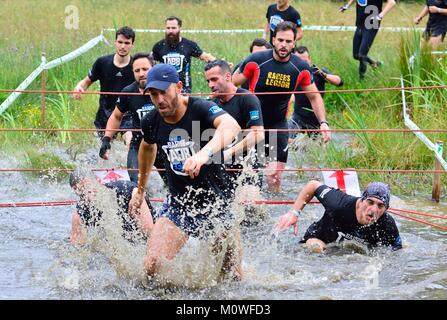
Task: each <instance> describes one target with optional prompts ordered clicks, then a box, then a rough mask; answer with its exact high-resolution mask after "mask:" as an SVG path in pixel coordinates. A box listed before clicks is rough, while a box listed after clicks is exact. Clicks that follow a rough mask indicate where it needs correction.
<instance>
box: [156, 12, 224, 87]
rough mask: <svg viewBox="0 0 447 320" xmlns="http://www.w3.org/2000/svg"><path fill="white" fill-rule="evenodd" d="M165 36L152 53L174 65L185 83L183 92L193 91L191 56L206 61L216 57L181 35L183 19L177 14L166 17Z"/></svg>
mask: <svg viewBox="0 0 447 320" xmlns="http://www.w3.org/2000/svg"><path fill="white" fill-rule="evenodd" d="M165 22H166V27H165V28H166V30H165V38H164V39H163V40H160V41H159V42H157V43H156V44H155V45H154V47H153V48H152V55H153V57H154V59H155V60H156V61H159V62H161V63H166V64H170V65H172V66H174V67H175V68H176V70H177V72H178V73H179V76H180V81H181V82H182V83H183V89H182V90H183V91H182V93H191V92H192V79H191V57H195V58H199V59H200V60H203V61H205V62H210V61H213V60H216V58H215V57H214V56H213V55H211V54H209V53H206V52H204V51H203V50H202V49H201V48H200V47H199V45H198V44H197V43H195V42H194V41H191V40H189V39H186V38H184V37H182V36H181V35H180V32H181V30H182V20H181V19H180V18H178V17H175V16H170V17H168V18H166V20H165Z"/></svg>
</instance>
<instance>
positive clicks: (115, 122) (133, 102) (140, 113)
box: [99, 52, 166, 183]
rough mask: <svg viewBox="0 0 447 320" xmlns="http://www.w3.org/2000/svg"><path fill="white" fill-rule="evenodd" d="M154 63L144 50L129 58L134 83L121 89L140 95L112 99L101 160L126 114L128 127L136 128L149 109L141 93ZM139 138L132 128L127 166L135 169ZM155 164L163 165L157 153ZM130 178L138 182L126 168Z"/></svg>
mask: <svg viewBox="0 0 447 320" xmlns="http://www.w3.org/2000/svg"><path fill="white" fill-rule="evenodd" d="M153 65H154V63H153V59H152V57H151V56H150V55H149V54H147V53H141V52H139V53H137V54H135V55H134V56H133V57H132V61H131V66H132V70H133V74H134V77H135V82H134V83H132V84H131V85H128V86H127V87H125V88H124V89H123V90H122V91H121V92H124V93H140V94H141V95H122V96H120V97H119V98H118V101H117V102H116V107H115V110H113V113H112V115H111V116H110V118H109V120H108V122H107V127H106V132H105V134H104V137H103V139H102V144H101V148H100V150H99V156H100V157H101V158H103V159H105V160H107V159H109V151H108V150H110V149H111V147H112V146H111V144H110V142H111V140H112V138H113V135H114V134H115V131H112V130H114V129H118V128H119V127H120V125H121V122H122V120H123V118H124V115H125V114H126V113H130V115H131V116H132V129H140V128H141V126H140V121H141V119H142V118H143V117H144V116H145V115H146V114H147V113H148V112H149V111H151V110H152V109H154V108H155V107H154V104H153V103H152V101H151V97H150V96H149V95H143V93H144V89H145V87H146V80H147V73H148V72H149V70H150V69H151V68H152V66H153ZM142 139H143V137H142V135H141V132H137V131H133V132H132V140H131V142H130V146H129V152H128V154H127V168H129V169H138V150H139V148H140V143H141V140H142ZM155 167H156V168H158V169H162V168H164V166H163V162H162V161H161V159H160V157H159V156H158V157H157V158H156V160H155ZM159 174H160V176H161V177H162V179H163V181H164V182H165V183H166V180H165V179H166V176H165V174H164V171H159ZM129 177H130V180H131V181H133V182H135V183H136V182H138V172H137V171H129Z"/></svg>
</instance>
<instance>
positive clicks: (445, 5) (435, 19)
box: [427, 0, 447, 27]
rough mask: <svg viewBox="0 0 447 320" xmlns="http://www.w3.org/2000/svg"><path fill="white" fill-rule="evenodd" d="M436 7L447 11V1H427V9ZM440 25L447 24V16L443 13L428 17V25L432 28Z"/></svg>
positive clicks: (431, 14) (432, 14)
mask: <svg viewBox="0 0 447 320" xmlns="http://www.w3.org/2000/svg"><path fill="white" fill-rule="evenodd" d="M428 6H435V7H438V8H441V9H447V1H446V0H427V7H428ZM438 24H443V25H446V24H447V15H445V14H442V13H437V12H436V13H430V14H429V16H428V22H427V25H428V26H430V27H432V26H435V25H438Z"/></svg>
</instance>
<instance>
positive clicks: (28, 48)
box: [0, 0, 447, 193]
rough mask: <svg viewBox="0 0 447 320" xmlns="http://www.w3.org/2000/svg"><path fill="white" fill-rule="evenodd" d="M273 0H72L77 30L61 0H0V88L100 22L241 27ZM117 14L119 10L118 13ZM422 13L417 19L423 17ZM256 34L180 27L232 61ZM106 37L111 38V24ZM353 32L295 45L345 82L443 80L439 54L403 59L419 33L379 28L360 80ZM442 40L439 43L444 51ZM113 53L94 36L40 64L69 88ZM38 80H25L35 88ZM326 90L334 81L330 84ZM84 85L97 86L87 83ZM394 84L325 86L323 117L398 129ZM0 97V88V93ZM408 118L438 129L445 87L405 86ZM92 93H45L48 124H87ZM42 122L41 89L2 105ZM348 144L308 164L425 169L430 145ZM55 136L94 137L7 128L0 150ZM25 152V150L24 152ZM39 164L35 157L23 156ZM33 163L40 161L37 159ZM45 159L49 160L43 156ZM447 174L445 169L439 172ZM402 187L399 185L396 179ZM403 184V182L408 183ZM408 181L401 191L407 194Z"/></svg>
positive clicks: (312, 155) (417, 180) (141, 47)
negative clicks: (56, 63) (51, 65)
mask: <svg viewBox="0 0 447 320" xmlns="http://www.w3.org/2000/svg"><path fill="white" fill-rule="evenodd" d="M272 2H273V1H271V0H269V1H264V0H262V1H261V0H249V1H243V2H242V1H235V0H227V1H225V2H224V3H223V2H221V1H211V0H206V1H205V0H203V1H199V0H196V1H193V0H191V1H173V0H171V1H144V2H141V1H134V0H131V1H125V2H116V1H111V0H91V1H81V0H75V1H72V2H71V3H70V4H74V5H76V6H77V7H78V8H79V11H80V23H79V29H78V30H67V29H65V26H64V19H65V14H64V10H65V6H66V5H67V4H68V3H63V2H62V1H50V0H43V1H39V4H36V2H35V1H34V0H22V1H12V0H3V1H2V10H0V39H2V41H3V42H2V45H1V46H0V71H2V72H0V88H15V87H16V86H17V85H18V84H19V83H20V82H21V81H22V80H23V79H24V78H25V77H26V76H27V75H28V74H29V73H30V72H31V71H32V70H34V69H35V68H36V67H37V66H38V65H39V64H40V57H41V52H43V51H44V52H45V53H46V56H47V60H48V61H50V60H52V59H54V58H57V57H60V56H62V55H64V54H66V53H68V52H70V51H72V50H74V49H76V48H78V47H79V46H81V45H83V44H84V43H85V42H87V41H88V40H90V39H91V38H93V37H95V36H97V35H98V34H99V33H100V31H101V29H102V28H104V27H119V26H121V25H124V24H127V25H130V26H132V27H134V28H157V29H160V28H163V25H164V18H165V17H167V16H169V15H171V14H173V15H179V16H180V17H181V18H182V19H183V22H184V27H183V28H184V29H243V28H250V29H253V28H262V27H263V25H264V22H265V11H266V8H267V6H268V5H269V4H271V3H272ZM292 3H293V6H295V7H296V8H298V10H299V11H300V13H301V16H302V20H303V24H304V25H354V19H355V9H354V8H351V9H350V10H348V11H347V12H345V13H344V14H341V13H339V12H338V8H339V7H340V5H341V3H343V2H341V1H325V0H308V1H293V2H292ZM422 5H423V3H421V2H418V3H415V2H403V1H399V2H398V5H397V6H396V7H395V8H394V9H393V10H392V11H391V12H390V14H389V15H388V16H387V17H386V18H385V19H384V21H383V23H382V26H383V27H389V26H402V27H409V26H412V19H413V18H414V17H415V16H416V15H417V14H418V13H419V12H420V10H421V8H422ZM123 13H125V14H123ZM425 23H426V19H425V20H423V22H422V25H421V26H424V25H425ZM260 35H261V34H183V36H184V37H187V38H190V39H193V40H194V41H196V42H198V43H199V45H200V46H201V47H202V48H203V49H204V50H205V51H207V52H210V53H212V54H214V55H215V56H217V57H219V58H225V59H226V60H227V61H231V62H233V63H235V64H236V63H238V62H239V61H240V60H242V59H243V58H244V57H245V56H246V55H247V53H248V47H249V44H250V42H251V40H252V39H253V38H255V37H259V36H260ZM105 36H106V37H107V39H108V40H109V42H110V43H113V40H114V33H113V32H106V33H105ZM162 36H163V35H162V34H154V33H138V34H137V37H136V43H135V48H134V50H133V52H137V51H150V49H151V48H152V45H153V44H154V43H155V42H156V41H158V40H159V39H161V38H162ZM352 36H353V34H352V33H351V32H316V31H305V32H304V38H303V40H302V42H301V43H302V44H303V45H306V46H308V47H309V49H310V52H311V54H312V59H313V62H314V63H316V64H317V65H321V66H324V67H327V68H328V69H329V70H331V71H333V72H334V73H337V74H339V75H341V76H342V78H343V80H344V83H345V85H344V87H342V89H350V88H356V89H357V88H360V89H362V88H371V87H398V86H400V81H399V78H400V75H401V74H403V75H404V77H405V81H406V86H419V85H433V84H445V83H446V81H447V68H446V61H445V58H441V59H440V61H438V58H439V57H437V58H435V59H433V58H431V57H430V55H428V54H424V52H421V54H420V55H418V59H417V61H416V64H415V67H414V69H412V70H411V72H410V70H409V69H408V66H407V64H406V61H408V58H409V56H410V55H411V54H412V52H414V51H415V50H418V44H419V34H418V33H416V32H415V33H410V34H408V35H407V34H404V35H402V34H399V33H387V32H383V31H381V32H379V34H378V36H377V38H376V40H375V43H374V45H373V47H372V49H371V52H370V55H371V56H372V57H374V58H378V59H380V60H382V61H384V62H385V65H384V67H383V68H380V69H378V70H371V69H369V70H368V73H367V77H366V79H365V81H364V82H362V83H360V82H359V81H358V78H357V68H358V65H357V62H356V61H355V60H353V59H352V57H351V56H352V53H351V51H352ZM443 49H444V48H441V50H443ZM109 53H113V48H110V47H108V46H106V45H105V44H99V45H98V46H96V47H95V48H94V49H92V50H91V51H89V52H88V53H86V54H84V55H83V56H81V57H79V58H77V59H76V60H74V61H71V62H70V63H68V64H65V65H63V66H60V67H57V68H55V69H52V70H50V71H49V72H48V81H47V87H46V88H47V89H48V90H71V89H73V88H74V86H75V85H76V83H77V82H78V81H79V80H81V79H82V78H84V77H85V76H86V75H87V72H88V70H89V69H90V67H91V65H92V64H93V62H94V61H95V59H96V58H98V57H99V56H101V55H105V54H109ZM203 67H204V63H203V62H201V61H198V60H197V59H194V60H193V66H192V70H193V75H192V76H193V86H194V92H196V93H197V92H208V87H207V85H206V82H205V80H204V78H203V72H202V70H203ZM39 80H40V79H37V80H36V81H35V82H34V83H33V84H32V85H31V86H30V87H29V89H39V88H40V81H39ZM328 89H333V88H332V87H331V86H328ZM89 90H90V91H98V90H99V86H98V85H97V84H94V85H93V86H92V87H91V88H90V89H89ZM400 95H401V94H400V92H398V91H388V92H368V93H367V92H364V93H328V94H326V97H325V102H326V109H327V113H328V120H329V122H330V123H331V124H333V127H334V128H335V127H336V128H352V129H360V128H404V126H403V121H402V105H401V96H400ZM6 97H7V95H6V94H4V93H0V101H2V100H4V99H5V98H6ZM406 97H407V100H408V102H409V106H410V107H411V110H412V113H413V120H414V121H415V122H416V123H417V124H418V125H419V126H420V127H421V128H424V129H425V128H426V129H429V128H432V129H436V128H445V127H446V123H447V119H446V117H447V116H446V114H445V108H444V106H445V105H446V102H447V101H446V100H447V96H446V93H445V90H439V89H438V90H435V89H434V90H424V91H423V90H417V91H412V92H409V93H407V95H406ZM97 100H98V97H97V96H94V95H85V96H84V97H83V99H82V101H74V100H73V99H72V98H71V97H69V96H67V95H48V96H47V98H46V125H45V126H46V127H50V128H65V129H66V128H92V127H93V119H94V117H95V113H96V110H97V106H98V102H97ZM40 125H41V123H40V95H38V94H34V95H33V94H25V95H22V96H21V97H20V99H18V101H16V103H15V104H14V105H13V106H12V107H11V108H9V109H8V110H7V112H5V113H4V114H3V115H2V116H1V119H0V128H1V127H3V128H36V127H39V126H40ZM427 136H428V137H429V138H430V139H432V141H433V140H438V139H440V140H444V141H447V140H446V138H447V137H446V136H445V135H444V134H427ZM350 137H351V138H350V142H349V146H348V147H347V148H340V147H337V146H336V145H329V146H326V147H324V148H321V146H319V145H313V146H310V147H309V150H307V152H308V161H309V164H308V165H309V166H320V167H356V168H375V169H382V168H383V169H432V168H433V154H432V153H431V152H430V151H428V150H427V148H426V147H425V146H424V145H423V144H422V143H421V142H419V140H418V139H417V138H416V137H415V136H414V135H413V134H411V133H353V134H350ZM53 143H55V144H57V145H58V146H60V147H61V148H66V149H69V150H74V149H76V150H77V151H76V152H79V150H82V149H83V148H87V147H89V146H92V145H94V144H95V143H97V142H96V141H95V138H94V137H93V135H92V134H84V133H82V134H79V133H70V134H69V133H58V134H55V133H29V132H26V133H17V132H15V133H13V132H8V133H4V132H0V145H1V146H2V149H7V150H8V151H9V152H12V153H16V154H20V148H17V146H18V145H19V146H37V148H35V149H36V150H47V151H45V152H43V151H42V152H39V151H36V154H33V157H36V158H38V157H39V154H40V157H42V158H46V159H47V160H49V161H54V165H53V166H52V167H56V165H57V164H59V162H58V159H57V158H51V157H49V155H48V148H43V149H41V148H39V147H41V146H48V145H51V144H53ZM28 158H29V157H28ZM27 165H30V166H38V165H39V163H36V162H28V163H27ZM40 165H44V164H43V163H42V164H40ZM47 165H49V166H51V165H50V164H49V163H48V164H47ZM360 178H361V181H362V182H363V183H366V182H367V181H369V180H371V179H379V180H385V181H387V182H390V183H393V184H396V185H401V182H405V183H406V185H408V184H410V185H412V188H411V189H412V190H425V191H426V190H431V178H432V177H431V175H429V174H421V175H415V174H412V175H408V174H406V175H405V174H388V173H385V174H361V176H360ZM443 179H444V181H445V177H443ZM402 189H403V188H402ZM407 189H408V188H407ZM412 190H402V191H405V192H407V193H410V192H413V191H412Z"/></svg>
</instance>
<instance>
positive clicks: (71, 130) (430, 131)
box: [0, 128, 447, 133]
mask: <svg viewBox="0 0 447 320" xmlns="http://www.w3.org/2000/svg"><path fill="white" fill-rule="evenodd" d="M2 131H5V132H97V131H100V132H102V131H112V132H121V131H135V132H140V131H141V129H76V128H73V129H54V128H0V132H2ZM241 131H242V132H245V131H247V132H249V131H256V132H262V131H264V132H320V131H325V132H326V131H330V132H348V133H352V132H371V133H385V132H392V133H394V132H396V133H400V132H401V133H406V132H428V133H445V132H447V129H417V130H413V129H329V130H320V129H242V130H241Z"/></svg>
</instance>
